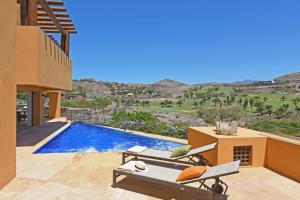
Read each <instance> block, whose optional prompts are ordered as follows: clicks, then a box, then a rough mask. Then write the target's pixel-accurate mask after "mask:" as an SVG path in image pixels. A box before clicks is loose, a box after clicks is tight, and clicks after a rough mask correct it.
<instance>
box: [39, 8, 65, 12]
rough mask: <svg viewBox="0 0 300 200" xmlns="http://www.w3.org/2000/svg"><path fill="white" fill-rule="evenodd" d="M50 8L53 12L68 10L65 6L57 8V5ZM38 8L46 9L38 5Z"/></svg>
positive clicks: (40, 9)
mask: <svg viewBox="0 0 300 200" xmlns="http://www.w3.org/2000/svg"><path fill="white" fill-rule="evenodd" d="M50 8H51V10H52V11H53V12H67V9H65V8H56V7H50ZM38 10H39V11H44V9H43V8H42V7H38Z"/></svg>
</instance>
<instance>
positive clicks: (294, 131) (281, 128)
mask: <svg viewBox="0 0 300 200" xmlns="http://www.w3.org/2000/svg"><path fill="white" fill-rule="evenodd" d="M247 127H248V128H250V129H254V130H257V131H263V132H270V133H275V134H287V135H290V136H294V137H300V119H299V118H291V119H288V120H272V119H266V120H259V121H256V122H255V123H252V124H248V125H247Z"/></svg>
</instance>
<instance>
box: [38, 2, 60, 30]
mask: <svg viewBox="0 0 300 200" xmlns="http://www.w3.org/2000/svg"><path fill="white" fill-rule="evenodd" d="M37 1H38V3H39V4H40V5H41V6H42V8H43V9H44V10H45V12H46V13H47V16H49V18H50V19H51V20H52V21H53V23H54V24H55V26H56V27H57V29H59V31H60V32H61V33H62V34H66V31H65V30H64V28H63V27H62V26H61V25H60V23H59V21H58V20H57V18H56V17H57V16H56V15H54V14H53V12H52V10H51V8H50V7H49V5H48V4H47V2H48V1H47V2H46V1H45V0H37ZM38 15H39V14H38Z"/></svg>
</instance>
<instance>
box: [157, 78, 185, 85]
mask: <svg viewBox="0 0 300 200" xmlns="http://www.w3.org/2000/svg"><path fill="white" fill-rule="evenodd" d="M153 85H160V86H165V87H166V86H167V87H177V86H188V85H187V84H185V83H182V82H178V81H175V80H172V79H168V78H166V79H163V80H160V81H157V82H155V83H153Z"/></svg>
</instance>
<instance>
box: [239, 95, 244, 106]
mask: <svg viewBox="0 0 300 200" xmlns="http://www.w3.org/2000/svg"><path fill="white" fill-rule="evenodd" d="M242 103H243V99H242V97H240V98H239V100H238V104H239V105H242Z"/></svg>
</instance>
